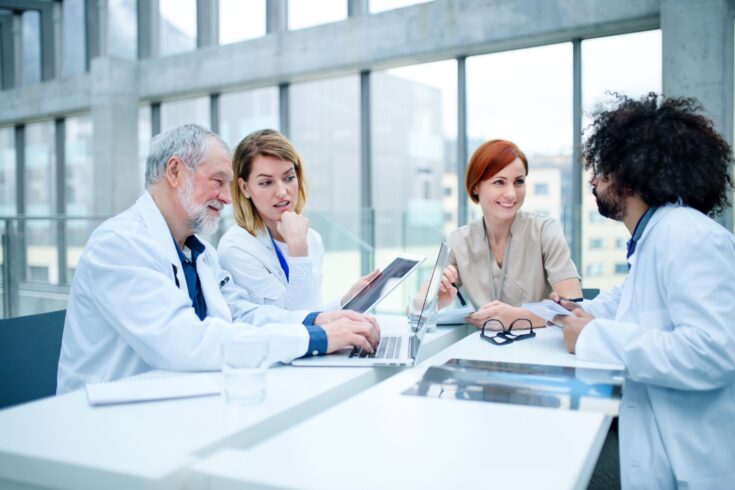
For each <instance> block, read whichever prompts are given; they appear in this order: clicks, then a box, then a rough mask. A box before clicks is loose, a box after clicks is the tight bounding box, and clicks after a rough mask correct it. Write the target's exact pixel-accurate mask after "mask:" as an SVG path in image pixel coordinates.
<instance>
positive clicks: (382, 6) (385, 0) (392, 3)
mask: <svg viewBox="0 0 735 490" xmlns="http://www.w3.org/2000/svg"><path fill="white" fill-rule="evenodd" d="M428 1H429V0H370V2H369V5H370V13H371V14H377V13H378V12H384V11H386V10H393V9H398V8H403V7H408V6H410V5H416V4H419V3H426V2H428Z"/></svg>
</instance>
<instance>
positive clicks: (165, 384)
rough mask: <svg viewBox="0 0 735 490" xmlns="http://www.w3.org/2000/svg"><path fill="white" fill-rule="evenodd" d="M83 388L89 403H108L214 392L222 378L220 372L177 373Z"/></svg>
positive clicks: (216, 392) (162, 398) (217, 389)
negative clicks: (85, 390)
mask: <svg viewBox="0 0 735 490" xmlns="http://www.w3.org/2000/svg"><path fill="white" fill-rule="evenodd" d="M86 389H87V401H89V404H90V405H111V404H115V403H130V402H144V401H153V400H167V399H173V398H189V397H194V396H204V395H216V394H218V393H221V392H222V381H221V376H220V374H219V373H196V374H178V375H173V376H165V375H164V376H156V377H151V378H132V379H123V380H120V381H110V382H107V383H89V384H88V385H87V386H86Z"/></svg>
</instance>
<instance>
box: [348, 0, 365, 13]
mask: <svg viewBox="0 0 735 490" xmlns="http://www.w3.org/2000/svg"><path fill="white" fill-rule="evenodd" d="M368 7H369V5H368V0H347V15H348V16H349V17H357V16H358V15H365V14H368V13H369V12H370V10H369V8H368Z"/></svg>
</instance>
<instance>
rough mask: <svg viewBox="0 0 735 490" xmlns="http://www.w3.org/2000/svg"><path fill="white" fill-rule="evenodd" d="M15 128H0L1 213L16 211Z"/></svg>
mask: <svg viewBox="0 0 735 490" xmlns="http://www.w3.org/2000/svg"><path fill="white" fill-rule="evenodd" d="M15 167H16V162H15V128H13V127H12V126H10V127H4V128H0V215H3V214H4V215H12V214H15V213H16V210H17V207H16V202H15V199H16V194H15V185H16V184H15V179H16V177H15Z"/></svg>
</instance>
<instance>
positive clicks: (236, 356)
mask: <svg viewBox="0 0 735 490" xmlns="http://www.w3.org/2000/svg"><path fill="white" fill-rule="evenodd" d="M268 366H269V360H268V338H267V337H263V336H260V335H254V336H252V337H241V338H238V339H234V340H231V341H228V342H225V343H224V344H222V378H223V381H224V396H225V400H226V401H227V402H228V403H237V404H252V403H260V402H262V401H263V400H264V399H265V392H266V382H267V376H268Z"/></svg>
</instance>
